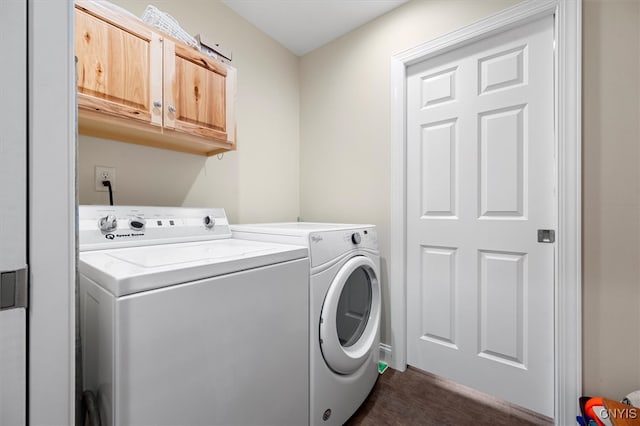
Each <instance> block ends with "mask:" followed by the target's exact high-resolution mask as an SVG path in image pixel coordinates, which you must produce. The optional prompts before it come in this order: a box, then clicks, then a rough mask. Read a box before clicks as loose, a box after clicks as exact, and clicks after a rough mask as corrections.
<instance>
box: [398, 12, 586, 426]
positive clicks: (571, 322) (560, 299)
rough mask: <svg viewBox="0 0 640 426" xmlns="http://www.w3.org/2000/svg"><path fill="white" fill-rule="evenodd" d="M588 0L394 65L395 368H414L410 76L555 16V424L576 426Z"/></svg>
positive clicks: (507, 22)
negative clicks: (451, 54) (411, 70)
mask: <svg viewBox="0 0 640 426" xmlns="http://www.w3.org/2000/svg"><path fill="white" fill-rule="evenodd" d="M581 11H582V3H581V0H528V1H524V2H522V3H520V4H517V5H515V6H513V7H511V8H508V9H505V10H504V11H502V12H500V13H498V14H496V15H493V16H490V17H488V18H485V19H483V20H481V21H478V22H476V23H474V24H471V25H469V26H466V27H463V28H461V29H459V30H457V31H454V32H452V33H449V34H447V35H444V36H442V37H439V38H437V39H434V40H431V41H429V42H426V43H423V44H421V45H419V46H416V47H414V48H411V49H409V50H406V51H404V52H400V53H398V54H396V55H394V56H392V58H391V153H390V156H391V197H390V199H391V206H390V207H391V241H390V242H391V256H390V262H389V288H390V298H391V342H390V343H391V347H392V356H391V363H390V366H391V367H392V368H395V369H397V370H400V371H404V370H405V368H406V366H407V353H406V348H407V318H406V312H407V309H406V308H407V301H406V291H407V286H406V223H405V222H406V215H405V206H406V178H405V176H406V161H405V160H406V133H405V131H406V129H405V126H406V117H407V114H406V70H407V67H408V66H410V65H412V64H415V63H417V62H421V61H424V60H426V59H429V58H431V57H434V56H436V55H440V54H442V53H444V52H447V51H449V50H452V49H456V48H459V47H461V46H463V45H466V44H469V43H472V42H475V41H477V40H480V39H482V38H485V37H489V36H491V35H493V34H495V33H497V32H502V31H505V30H507V29H510V28H512V27H515V26H519V25H523V24H525V23H528V22H531V21H533V20H536V19H538V18H541V17H543V16H549V15H555V18H556V19H555V26H556V63H555V82H556V99H555V109H556V113H555V119H556V126H555V132H556V144H557V154H558V155H557V167H558V182H557V188H558V212H557V213H558V230H557V240H556V241H557V246H556V247H557V250H556V265H557V268H556V286H555V321H554V322H555V361H556V366H555V422H556V424H571V423H573V422H575V416H576V414H577V400H578V397H579V396H580V394H581V391H582V339H581V333H582V311H581V306H582V304H581V297H582V288H581V287H582V284H581V283H582V277H581V267H582V263H581V239H582V237H581V226H582V224H581V213H582V210H581V203H582V199H581V145H580V141H581V129H580V126H581V102H582V101H581V84H582V81H581V75H582V70H581V48H582V44H581V38H582V35H581V31H582V26H581V20H582V17H581Z"/></svg>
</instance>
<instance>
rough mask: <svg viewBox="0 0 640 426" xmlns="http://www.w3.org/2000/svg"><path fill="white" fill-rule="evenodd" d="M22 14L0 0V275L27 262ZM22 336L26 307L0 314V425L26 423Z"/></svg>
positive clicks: (15, 4) (17, 5) (17, 1)
mask: <svg viewBox="0 0 640 426" xmlns="http://www.w3.org/2000/svg"><path fill="white" fill-rule="evenodd" d="M26 16H27V9H26V1H25V0H14V1H0V47H2V48H3V51H6V52H13V53H12V54H11V55H10V56H11V61H10V64H7V65H6V66H3V67H0V99H2V102H0V117H2V118H3V120H2V132H0V194H2V196H1V197H0V272H3V271H15V270H20V269H24V268H25V267H26V263H27V258H26V253H27V239H26V231H27V222H26V220H27V203H26V194H27V190H26V188H27V167H26V161H27V155H26V150H27V121H26V111H27V97H26V93H27V80H26V77H27V57H26V52H27V24H26V22H27V21H26ZM5 284H6V283H5ZM5 290H6V289H5ZM3 296H5V297H6V296H8V292H6V291H4V292H0V298H1V297H3ZM7 304H8V301H7V300H5V299H4V298H3V299H2V302H1V303H0V306H6V305H7ZM26 336H27V328H26V311H25V309H24V308H18V309H6V310H0V425H24V424H25V422H26V395H27V393H26V389H27V387H26V368H27V362H26V359H27V358H26Z"/></svg>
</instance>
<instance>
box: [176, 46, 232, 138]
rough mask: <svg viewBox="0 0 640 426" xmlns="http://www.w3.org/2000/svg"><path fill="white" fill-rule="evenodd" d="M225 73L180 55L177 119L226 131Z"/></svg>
mask: <svg viewBox="0 0 640 426" xmlns="http://www.w3.org/2000/svg"><path fill="white" fill-rule="evenodd" d="M224 80H225V76H224V75H220V74H218V73H217V72H216V71H210V70H208V69H206V68H204V67H202V66H201V65H200V64H194V63H193V62H191V61H189V60H186V59H183V58H181V57H179V56H176V95H177V96H176V99H175V101H176V119H177V120H180V121H186V122H188V123H192V124H196V125H199V126H204V127H211V128H213V129H216V130H220V131H222V132H224V131H225V124H226V114H225V104H224V97H225V83H224Z"/></svg>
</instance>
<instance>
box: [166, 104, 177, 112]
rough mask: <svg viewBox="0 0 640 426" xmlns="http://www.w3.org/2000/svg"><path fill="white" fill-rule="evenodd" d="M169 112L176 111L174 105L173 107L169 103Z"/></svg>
mask: <svg viewBox="0 0 640 426" xmlns="http://www.w3.org/2000/svg"><path fill="white" fill-rule="evenodd" d="M168 109H169V112H176V107H174V106H173V105H169V108H168Z"/></svg>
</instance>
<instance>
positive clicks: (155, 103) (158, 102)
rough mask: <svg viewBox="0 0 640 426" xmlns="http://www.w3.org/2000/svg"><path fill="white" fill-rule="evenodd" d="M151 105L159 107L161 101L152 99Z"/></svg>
mask: <svg viewBox="0 0 640 426" xmlns="http://www.w3.org/2000/svg"><path fill="white" fill-rule="evenodd" d="M153 106H154V107H156V108H160V107H161V106H162V102H160V101H153Z"/></svg>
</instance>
